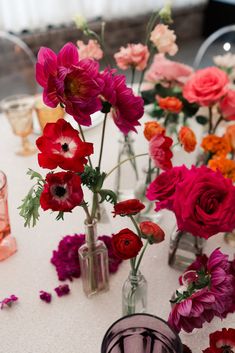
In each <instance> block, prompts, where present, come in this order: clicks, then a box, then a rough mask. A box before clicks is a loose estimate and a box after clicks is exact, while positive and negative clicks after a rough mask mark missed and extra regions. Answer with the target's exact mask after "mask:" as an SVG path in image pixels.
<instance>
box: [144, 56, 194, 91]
mask: <svg viewBox="0 0 235 353" xmlns="http://www.w3.org/2000/svg"><path fill="white" fill-rule="evenodd" d="M192 72H193V70H192V68H191V67H190V66H187V65H184V64H181V63H178V62H176V61H173V60H168V59H166V58H165V56H164V54H156V55H155V56H154V58H153V62H152V64H151V66H150V68H149V70H148V71H147V72H146V75H145V80H147V81H150V82H152V83H157V82H159V81H166V82H169V83H171V84H177V85H180V86H182V85H184V84H185V82H186V81H187V80H188V78H189V76H190V75H191V74H192Z"/></svg>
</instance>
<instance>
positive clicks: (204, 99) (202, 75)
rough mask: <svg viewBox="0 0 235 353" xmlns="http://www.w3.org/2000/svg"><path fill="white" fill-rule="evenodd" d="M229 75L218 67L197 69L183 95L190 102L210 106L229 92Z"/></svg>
mask: <svg viewBox="0 0 235 353" xmlns="http://www.w3.org/2000/svg"><path fill="white" fill-rule="evenodd" d="M228 82H229V80H228V76H227V75H226V73H225V72H224V71H222V70H220V69H218V68H217V67H207V68H205V69H202V70H198V71H196V72H195V73H194V74H193V75H192V76H191V78H190V79H189V80H188V81H187V83H186V85H185V86H184V89H183V96H184V98H186V99H187V100H188V101H189V102H190V103H198V104H199V105H201V106H206V107H208V106H210V105H212V104H214V103H216V102H218V101H219V100H220V99H221V98H222V97H223V96H224V95H225V94H226V93H227V90H228V89H227V84H228Z"/></svg>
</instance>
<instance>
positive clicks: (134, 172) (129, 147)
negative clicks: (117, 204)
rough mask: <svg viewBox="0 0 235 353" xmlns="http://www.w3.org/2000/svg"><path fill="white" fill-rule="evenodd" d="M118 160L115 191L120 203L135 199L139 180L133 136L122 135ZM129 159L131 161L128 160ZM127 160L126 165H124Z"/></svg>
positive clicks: (119, 141)
mask: <svg viewBox="0 0 235 353" xmlns="http://www.w3.org/2000/svg"><path fill="white" fill-rule="evenodd" d="M118 143H119V150H118V160H117V164H118V165H119V167H118V168H117V173H116V178H115V188H114V189H115V191H116V193H117V196H118V199H119V201H124V200H127V199H131V198H134V189H135V185H136V183H137V181H138V179H139V174H138V168H137V163H136V159H135V158H133V157H134V156H135V152H134V139H133V138H132V136H131V134H130V133H129V134H128V135H121V137H120V138H119V140H118ZM128 159H129V160H128ZM124 160H127V161H126V162H125V163H122V162H123V161H124Z"/></svg>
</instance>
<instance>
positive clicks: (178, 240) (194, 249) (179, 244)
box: [168, 228, 205, 271]
mask: <svg viewBox="0 0 235 353" xmlns="http://www.w3.org/2000/svg"><path fill="white" fill-rule="evenodd" d="M204 245H205V239H203V238H200V237H197V236H194V235H192V234H191V233H188V232H183V231H177V229H176V228H175V229H174V231H173V233H172V234H171V238H170V246H169V255H168V264H169V266H171V267H173V268H175V269H177V270H180V271H184V270H186V268H187V267H188V266H189V265H191V263H192V262H193V261H194V260H195V258H196V256H197V255H202V253H203V248H204Z"/></svg>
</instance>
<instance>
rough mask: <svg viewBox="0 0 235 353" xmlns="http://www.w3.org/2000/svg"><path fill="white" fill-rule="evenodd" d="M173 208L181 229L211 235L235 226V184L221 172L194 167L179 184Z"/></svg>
mask: <svg viewBox="0 0 235 353" xmlns="http://www.w3.org/2000/svg"><path fill="white" fill-rule="evenodd" d="M173 211H174V212H175V216H176V219H177V224H178V228H179V230H183V231H187V232H190V233H192V234H193V235H196V236H200V237H202V238H205V239H208V238H209V237H211V236H212V235H214V234H217V233H219V232H230V231H232V230H233V229H234V228H235V187H234V186H233V184H232V181H231V180H230V179H228V178H224V177H223V176H222V174H221V173H220V172H213V171H212V170H211V169H209V168H207V167H205V166H202V167H200V168H196V167H192V169H191V170H189V171H188V172H187V173H186V174H185V176H184V179H183V181H182V182H181V183H179V184H178V185H177V187H176V191H175V195H174V203H173Z"/></svg>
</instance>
